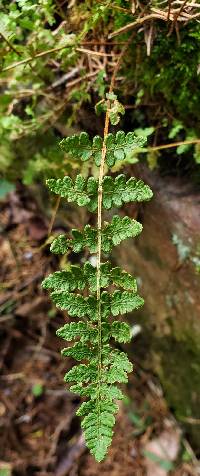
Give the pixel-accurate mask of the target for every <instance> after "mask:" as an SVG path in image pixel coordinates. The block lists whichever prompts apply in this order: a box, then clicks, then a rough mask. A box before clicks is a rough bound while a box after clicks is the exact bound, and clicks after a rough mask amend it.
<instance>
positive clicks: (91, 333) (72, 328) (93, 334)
mask: <svg viewBox="0 0 200 476" xmlns="http://www.w3.org/2000/svg"><path fill="white" fill-rule="evenodd" d="M56 334H57V336H58V337H61V338H62V339H64V340H67V341H72V340H75V339H77V337H80V341H81V342H88V341H90V342H95V341H96V340H97V335H98V333H97V329H96V328H95V327H92V326H91V324H89V323H86V322H84V321H79V322H70V323H69V324H65V325H64V326H63V327H61V328H60V329H58V330H57V331H56Z"/></svg>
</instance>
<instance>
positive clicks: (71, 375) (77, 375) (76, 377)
mask: <svg viewBox="0 0 200 476" xmlns="http://www.w3.org/2000/svg"><path fill="white" fill-rule="evenodd" d="M63 355H65V354H63ZM67 355H70V356H71V354H67ZM84 358H85V357H81V358H78V359H77V360H82V359H84ZM87 359H89V357H87ZM96 378H97V368H96V367H95V366H92V365H91V364H89V365H85V364H80V365H75V366H74V367H73V368H72V369H71V370H69V372H67V373H66V375H65V377H64V380H65V382H77V383H80V382H84V383H88V382H91V381H95V380H96Z"/></svg>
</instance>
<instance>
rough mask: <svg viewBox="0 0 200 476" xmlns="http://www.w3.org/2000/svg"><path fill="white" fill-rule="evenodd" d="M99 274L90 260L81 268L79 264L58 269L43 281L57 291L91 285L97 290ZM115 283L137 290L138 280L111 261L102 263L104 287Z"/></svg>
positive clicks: (46, 285) (92, 289)
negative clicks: (61, 269) (111, 263)
mask: <svg viewBox="0 0 200 476" xmlns="http://www.w3.org/2000/svg"><path fill="white" fill-rule="evenodd" d="M96 284H97V276H96V268H94V266H92V265H91V263H90V262H88V261H87V262H86V263H85V264H84V266H83V267H82V268H81V267H79V266H71V268H70V270H69V271H65V270H64V271H56V272H55V273H53V274H50V275H49V276H48V277H47V278H45V279H44V280H43V282H42V286H43V288H44V289H53V290H55V291H74V290H75V289H79V290H81V291H82V290H83V289H84V288H85V287H89V289H90V291H91V292H96ZM111 284H114V285H117V286H120V287H122V288H124V289H127V290H132V291H135V292H136V291H137V283H136V280H135V279H134V278H133V277H132V276H131V274H128V273H127V272H126V271H123V270H122V269H121V268H119V267H116V268H112V267H111V265H110V263H109V262H107V263H103V264H102V265H101V282H100V285H101V287H102V288H105V287H108V286H109V285H111Z"/></svg>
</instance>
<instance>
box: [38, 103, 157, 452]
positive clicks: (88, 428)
mask: <svg viewBox="0 0 200 476" xmlns="http://www.w3.org/2000/svg"><path fill="white" fill-rule="evenodd" d="M109 101H110V100H109V99H108V100H107V107H106V111H107V112H106V121H105V123H106V124H107V126H105V127H107V129H106V131H105V133H104V137H103V138H101V137H99V136H96V137H94V139H93V141H91V140H90V138H89V136H88V134H86V133H84V132H82V133H81V134H80V135H79V136H72V137H69V138H67V139H64V141H62V142H61V147H64V148H65V149H66V150H67V152H69V153H70V154H71V156H72V157H80V159H81V160H83V161H87V160H90V159H91V157H92V158H93V160H94V161H95V162H96V164H97V165H98V166H100V169H99V179H98V181H97V180H95V179H94V178H93V177H92V176H91V177H89V179H88V180H85V179H84V178H83V177H82V176H81V175H78V176H77V177H76V180H75V182H74V183H73V181H72V180H71V178H70V177H69V176H65V177H64V178H63V179H58V180H55V179H51V180H48V181H47V184H48V186H49V188H50V189H51V190H52V191H54V192H55V193H56V194H58V195H60V196H61V197H65V198H66V199H67V200H68V201H69V202H71V201H74V202H75V203H77V205H78V206H81V207H82V206H87V207H88V208H89V210H90V211H91V212H94V213H95V211H96V210H97V212H98V224H97V228H92V227H91V226H90V225H86V226H85V228H84V229H83V230H82V231H80V230H72V238H66V237H65V235H60V236H58V237H57V238H55V240H54V241H53V243H52V244H51V251H52V252H53V253H60V254H65V253H66V252H67V251H68V249H69V248H71V249H72V250H73V252H75V253H80V252H81V251H82V249H83V248H84V247H88V248H89V251H90V252H91V253H97V266H96V267H94V266H92V264H91V263H90V261H87V262H85V264H84V266H83V267H79V266H71V268H70V270H69V271H65V270H63V271H56V272H55V273H54V274H51V275H50V276H48V277H47V278H46V279H45V280H44V281H43V287H44V288H45V289H51V290H53V292H52V293H51V297H52V300H53V302H54V303H55V304H56V306H57V307H58V308H60V309H62V310H67V311H68V314H69V316H71V317H78V318H81V319H82V320H81V321H78V322H76V321H75V322H73V321H72V322H70V323H68V324H65V325H64V326H63V327H62V328H61V329H59V330H58V331H57V335H58V336H60V337H62V338H63V339H65V340H67V341H75V343H74V345H73V346H72V347H67V348H66V349H63V351H62V354H63V356H68V357H73V358H74V359H76V360H78V361H81V360H83V361H84V362H85V361H86V362H87V363H83V364H79V365H78V366H75V367H73V368H72V369H71V370H69V372H68V373H67V374H66V375H65V381H66V382H75V385H73V386H72V387H71V390H72V392H74V393H77V394H79V395H80V396H83V397H88V398H89V400H88V401H87V402H84V403H82V405H81V406H80V408H79V410H78V412H77V414H78V415H80V416H82V417H84V418H83V421H82V428H83V429H84V435H85V440H86V443H87V446H88V448H89V449H90V451H91V453H92V454H93V455H94V457H95V459H96V460H97V461H102V460H103V459H104V457H105V455H106V453H107V448H108V446H109V445H110V444H111V441H112V434H113V430H112V428H113V425H114V423H115V418H114V416H113V414H115V413H116V411H117V410H118V406H117V404H116V403H115V400H120V399H122V398H123V394H122V393H121V391H120V390H119V389H118V387H117V386H116V383H117V382H119V383H126V382H127V381H128V379H127V373H128V372H131V371H132V364H131V362H129V360H128V357H127V355H126V354H125V353H124V352H121V351H119V350H118V349H114V348H112V347H111V345H110V343H109V341H110V339H111V338H113V339H114V340H115V341H116V342H120V343H123V342H129V341H130V339H131V333H130V329H129V326H128V324H126V323H125V322H121V321H113V320H111V318H112V316H114V317H115V316H118V315H119V314H124V313H128V312H131V311H133V310H134V309H138V308H139V307H140V306H142V305H143V299H142V298H141V297H140V296H138V295H137V285H136V280H135V279H133V278H132V276H131V275H129V274H128V273H127V272H125V271H123V270H121V269H120V268H119V267H116V268H112V266H111V263H109V262H108V261H107V262H105V263H102V252H104V253H109V252H110V251H111V250H112V247H113V246H116V245H118V244H119V243H120V242H121V241H122V240H125V239H127V238H131V237H135V236H137V235H138V234H139V233H140V232H141V231H142V225H141V224H140V223H138V222H137V221H136V220H133V219H131V218H129V217H123V218H121V217H120V216H119V215H114V216H113V218H112V220H111V222H110V223H105V224H104V226H102V216H101V214H102V207H104V208H105V209H110V208H111V207H112V205H114V206H118V207H120V206H122V205H123V201H125V202H129V201H139V202H141V201H144V200H149V199H150V198H151V197H152V192H151V189H150V188H149V187H148V186H147V185H145V184H144V183H143V182H142V181H141V180H139V181H137V180H136V179H135V178H130V179H129V180H128V181H126V177H125V176H124V175H118V177H116V178H115V179H113V178H112V177H109V176H106V177H104V176H103V175H104V174H103V171H104V163H106V164H107V165H110V166H112V165H113V164H114V162H115V160H117V159H118V158H119V159H120V160H122V159H125V157H126V155H127V154H128V153H129V152H130V150H131V149H132V148H134V147H136V146H137V145H138V142H141V141H140V140H139V139H138V137H137V136H135V135H134V134H133V133H128V134H127V135H125V134H124V132H123V131H120V132H117V134H116V135H115V134H109V133H108V124H109V120H110V116H109V114H110V113H109V111H110V107H109ZM112 118H113V116H112V115H111V120H112ZM110 286H112V287H113V286H114V287H115V286H117V287H119V288H121V289H117V290H115V291H114V292H112V288H111V289H110V292H109V288H110ZM102 288H108V291H105V290H103V289H102ZM76 290H78V291H82V294H79V293H78V294H76V293H75V291H76ZM85 290H86V291H89V293H90V294H89V295H86V294H85ZM77 339H78V340H77Z"/></svg>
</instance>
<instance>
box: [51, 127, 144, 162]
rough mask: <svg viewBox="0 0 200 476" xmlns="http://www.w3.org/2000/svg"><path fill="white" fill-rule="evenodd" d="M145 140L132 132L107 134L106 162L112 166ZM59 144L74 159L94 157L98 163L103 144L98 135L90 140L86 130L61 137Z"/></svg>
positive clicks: (84, 159) (140, 145)
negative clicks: (64, 137)
mask: <svg viewBox="0 0 200 476" xmlns="http://www.w3.org/2000/svg"><path fill="white" fill-rule="evenodd" d="M145 142H146V139H145V138H142V137H138V136H136V135H135V134H134V132H128V134H125V132H124V131H118V132H117V134H116V135H115V134H111V133H110V134H108V135H107V137H106V140H105V143H106V149H107V151H106V164H107V165H108V167H112V166H113V165H114V164H115V162H116V160H124V159H125V158H126V156H127V155H128V154H129V153H130V152H131V151H132V150H133V149H138V148H141V147H143V146H144V144H145ZM60 146H61V148H62V149H63V150H64V151H65V152H67V153H68V154H70V155H71V156H72V158H74V159H77V158H80V159H81V160H82V161H86V160H89V159H94V162H95V164H96V165H97V166H99V165H100V162H101V155H102V146H103V139H102V137H100V136H95V137H94V138H93V140H91V139H90V137H89V135H88V134H87V133H86V132H81V134H79V135H74V136H71V137H67V138H66V139H63V140H62V141H61V142H60Z"/></svg>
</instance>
